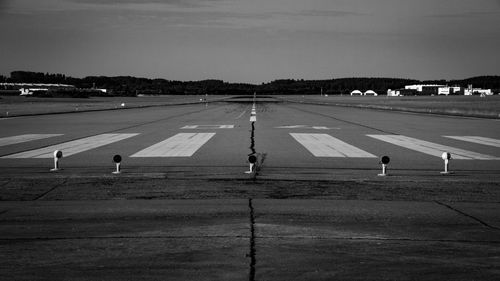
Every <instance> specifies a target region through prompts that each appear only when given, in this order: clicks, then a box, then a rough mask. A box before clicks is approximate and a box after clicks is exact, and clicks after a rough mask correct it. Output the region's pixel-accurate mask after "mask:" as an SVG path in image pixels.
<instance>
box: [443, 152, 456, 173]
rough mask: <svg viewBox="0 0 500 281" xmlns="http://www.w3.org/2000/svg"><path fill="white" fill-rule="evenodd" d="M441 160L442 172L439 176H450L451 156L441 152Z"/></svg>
mask: <svg viewBox="0 0 500 281" xmlns="http://www.w3.org/2000/svg"><path fill="white" fill-rule="evenodd" d="M441 158H443V160H444V171H442V172H441V174H442V175H449V174H452V173H453V172H450V171H449V165H450V160H451V154H450V153H449V152H443V154H442V155H441Z"/></svg>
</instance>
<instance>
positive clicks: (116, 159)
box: [113, 154, 122, 174]
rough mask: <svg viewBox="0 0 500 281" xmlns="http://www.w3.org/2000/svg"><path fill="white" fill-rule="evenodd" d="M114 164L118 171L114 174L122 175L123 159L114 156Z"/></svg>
mask: <svg viewBox="0 0 500 281" xmlns="http://www.w3.org/2000/svg"><path fill="white" fill-rule="evenodd" d="M113 162H115V164H116V170H115V171H114V172H113V174H121V170H120V165H121V162H122V157H121V156H120V155H118V154H116V155H115V156H113Z"/></svg>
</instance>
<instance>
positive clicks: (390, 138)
mask: <svg viewBox="0 0 500 281" xmlns="http://www.w3.org/2000/svg"><path fill="white" fill-rule="evenodd" d="M367 136H369V137H371V138H374V139H378V140H381V141H385V142H388V143H391V144H395V145H398V146H401V147H404V148H408V149H411V150H414V151H418V152H421V153H425V154H428V155H432V156H436V157H441V154H442V153H443V152H449V153H451V157H452V158H453V159H462V160H500V158H498V157H494V156H490V155H485V154H480V153H476V152H472V151H468V150H464V149H460V148H455V147H451V146H445V145H441V144H437V143H433V142H428V141H424V140H419V139H415V138H411V137H407V136H402V135H367Z"/></svg>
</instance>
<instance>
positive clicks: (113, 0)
mask: <svg viewBox="0 0 500 281" xmlns="http://www.w3.org/2000/svg"><path fill="white" fill-rule="evenodd" d="M71 1H73V2H76V3H81V4H95V5H127V4H138V5H147V4H165V5H173V6H179V7H203V6H206V5H207V4H208V3H210V2H216V1H219V0H71Z"/></svg>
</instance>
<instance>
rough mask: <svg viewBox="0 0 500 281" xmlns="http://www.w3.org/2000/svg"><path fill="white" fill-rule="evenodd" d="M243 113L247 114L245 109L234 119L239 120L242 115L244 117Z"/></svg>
mask: <svg viewBox="0 0 500 281" xmlns="http://www.w3.org/2000/svg"><path fill="white" fill-rule="evenodd" d="M245 113H247V110H246V109H245V110H244V111H243V112H242V113H241V114H240V115H238V117H236V118H234V119H240V118H241V117H242V116H243V115H245Z"/></svg>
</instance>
